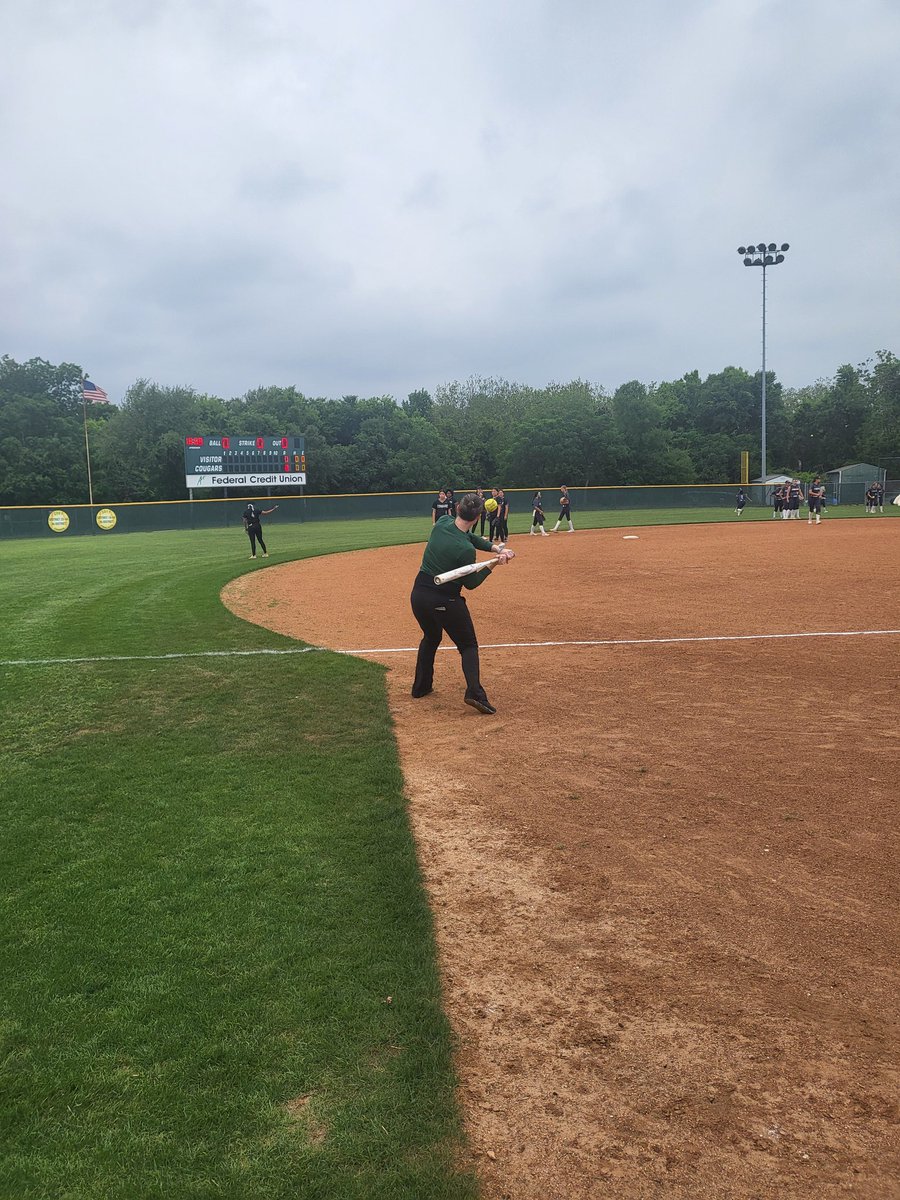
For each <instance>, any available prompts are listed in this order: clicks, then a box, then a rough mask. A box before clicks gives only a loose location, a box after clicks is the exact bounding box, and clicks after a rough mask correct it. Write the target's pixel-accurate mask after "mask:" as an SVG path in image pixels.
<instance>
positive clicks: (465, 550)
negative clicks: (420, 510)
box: [421, 517, 491, 589]
mask: <svg viewBox="0 0 900 1200" xmlns="http://www.w3.org/2000/svg"><path fill="white" fill-rule="evenodd" d="M490 549H491V543H490V542H489V541H488V540H487V538H483V537H479V536H478V534H477V533H464V532H463V531H462V530H461V529H460V527H459V526H458V525H457V524H456V521H455V520H454V519H453V517H441V518H440V519H439V520H438V521H436V522H435V524H434V528H433V529H432V531H431V537H430V538H429V539H428V545H427V546H426V547H425V556H424V558H423V559H422V566H421V570H422V571H424V572H425V574H426V575H431V576H432V577H434V576H435V575H443V573H444V572H445V571H452V570H453V569H454V568H455V567H467V566H468V565H469V564H470V563H473V562H474V561H475V551H476V550H490ZM488 574H489V572H488V571H475V572H474V573H473V574H472V575H464V576H463V577H462V579H461V580H458V581H455V582H459V583H460V584H461V585H462V586H463V587H464V588H469V589H471V588H477V587H479V586H480V585H481V584H482V583H484V581H485V579H486V578H487V576H488ZM450 586H452V585H450Z"/></svg>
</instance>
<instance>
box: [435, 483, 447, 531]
mask: <svg viewBox="0 0 900 1200" xmlns="http://www.w3.org/2000/svg"><path fill="white" fill-rule="evenodd" d="M449 512H450V501H449V500H448V499H447V493H446V492H445V491H444V489H443V488H441V490H440V491H439V492H438V498H437V500H435V502H434V504H432V506H431V523H432V525H437V523H438V521H439V520H440V519H441V517H446V516H447V515H448V514H449Z"/></svg>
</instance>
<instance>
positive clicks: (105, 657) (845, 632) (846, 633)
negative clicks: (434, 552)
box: [0, 629, 900, 667]
mask: <svg viewBox="0 0 900 1200" xmlns="http://www.w3.org/2000/svg"><path fill="white" fill-rule="evenodd" d="M897 635H900V629H841V630H823V631H821V632H819V631H816V632H809V633H726V634H715V635H711V636H706V637H703V636H698V637H671V638H582V639H580V640H577V641H576V640H573V641H561V642H482V643H480V644H479V649H481V650H535V649H536V650H541V649H545V648H549V647H558V646H674V645H692V644H698V643H702V642H772V641H786V640H789V639H792V638H851V637H896V636H897ZM438 649H440V650H455V649H456V647H455V646H453V645H443V646H439V647H438ZM417 650H418V646H372V647H369V648H368V649H360V650H332V651H329V650H328V647H327V646H288V647H286V648H285V649H283V650H184V651H173V652H172V653H171V654H97V655H93V656H91V657H84V658H4V659H0V667H50V666H70V665H75V664H77V663H104V662H167V661H169V660H171V659H180V658H258V657H263V656H265V655H285V654H321V653H332V654H415V653H416V651H417Z"/></svg>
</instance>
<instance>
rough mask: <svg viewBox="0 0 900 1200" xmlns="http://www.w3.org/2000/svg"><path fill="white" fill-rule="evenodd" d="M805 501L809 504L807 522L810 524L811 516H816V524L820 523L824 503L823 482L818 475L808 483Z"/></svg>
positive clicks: (811, 521)
mask: <svg viewBox="0 0 900 1200" xmlns="http://www.w3.org/2000/svg"><path fill="white" fill-rule="evenodd" d="M806 501H807V503H808V504H809V517H808V518H807V524H808V525H812V523H813V517H815V518H816V524H817V525H821V524H822V505H823V504H824V503H825V484H824V483H823V482H822V481H821V479H820V478H819V477H818V475H817V476H816V477H815V479H814V480H813V481H812V483H811V484H810V485H809V488H808V489H807V492H806Z"/></svg>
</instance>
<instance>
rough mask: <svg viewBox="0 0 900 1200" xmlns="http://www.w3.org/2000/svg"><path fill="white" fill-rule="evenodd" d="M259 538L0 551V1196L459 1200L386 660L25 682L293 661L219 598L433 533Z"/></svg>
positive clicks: (73, 543) (716, 514) (468, 1175)
mask: <svg viewBox="0 0 900 1200" xmlns="http://www.w3.org/2000/svg"><path fill="white" fill-rule="evenodd" d="M895 512H896V514H897V515H900V510H895ZM834 515H837V516H841V517H843V516H845V515H847V516H861V515H862V514H861V511H860V510H846V511H841V510H835V514H834ZM891 515H894V514H893V513H892V514H891ZM729 519H730V520H736V519H737V518H735V517H734V516H733V513H731V512H730V511H723V510H722V509H721V508H719V509H710V510H689V511H684V510H668V511H666V512H658V511H653V510H642V511H631V512H620V513H613V514H609V513H607V514H602V516H601V514H584V515H583V516H582V515H579V514H578V513H576V523H577V524H578V527H579V528H587V527H590V526H591V525H601V524H602V525H609V526H616V527H622V526H626V525H635V524H637V525H640V524H651V523H652V524H663V523H672V522H683V521H685V520H692V521H698V520H699V521H721V520H729ZM748 519H770V515H769V513H768V511H765V512H755V511H754V512H751V511H750V510H748V512H747V514H746V515H745V516H744V517H743V518H741V520H743V521H746V520H748ZM829 519H831V515H830V516H829ZM873 519H875V518H873ZM551 523H552V522H551ZM525 529H527V516H525V515H522V514H519V515H518V516H517V517H516V518H515V520H514V523H513V530H514V532H524V530H525ZM266 532H267V537H268V539H269V542H270V548H271V550H272V558H271V559H270V560H269V562H268V563H265V562H262V561H258V562H256V563H252V564H251V563H250V562H248V561H246V558H247V553H248V547H247V542H246V538H245V537H244V535H243V533H242V532H241V531H239V530H234V529H231V530H222V531H219V530H215V531H195V532H180V533H143V534H133V535H129V536H119V535H108V536H97V537H79V538H74V537H73V538H62V539H60V540H58V541H56V540H49V541H48V540H46V539H41V540H35V541H13V542H4V543H3V544H2V546H0V553H2V556H3V565H4V569H3V572H2V575H0V596H2V604H3V609H2V610H3V611H4V612H5V613H6V619H5V621H4V623H3V626H2V629H0V660H2V661H3V664H5V665H0V689H2V700H3V706H2V714H0V749H2V761H3V771H2V781H0V795H2V804H3V818H4V837H3V841H2V851H0V854H2V873H3V881H4V884H5V887H4V900H3V903H4V914H3V918H4V919H3V923H2V934H0V937H2V947H3V972H2V982H0V1030H2V1063H3V1066H2V1072H3V1074H2V1087H0V1122H2V1125H0V1139H2V1145H3V1155H2V1161H0V1196H2V1197H4V1198H5V1197H10V1198H16V1200H26V1198H36V1197H53V1198H65V1200H104V1198H107V1197H109V1198H116V1200H119V1198H125V1200H143V1198H151V1197H153V1198H163V1197H165V1198H166V1200H172V1198H179V1200H180V1198H194V1197H203V1198H205V1197H210V1198H213V1197H232V1198H234V1200H256V1198H258V1200H263V1198H265V1200H278V1198H280V1197H284V1198H287V1197H291V1200H296V1198H297V1197H303V1198H304V1200H315V1198H319V1197H322V1198H332V1197H333V1198H335V1200H338V1198H344V1197H347V1198H354V1197H359V1198H360V1200H362V1198H365V1200H373V1198H379V1197H384V1198H386V1200H387V1198H390V1200H404V1198H407V1197H408V1198H409V1200H429V1198H441V1200H444V1198H456V1197H460V1198H462V1197H474V1196H475V1195H476V1194H477V1187H476V1184H475V1181H474V1177H473V1175H472V1172H471V1169H470V1164H469V1161H468V1158H467V1156H466V1151H465V1146H464V1144H463V1140H462V1136H461V1127H460V1120H459V1114H458V1112H457V1110H456V1107H455V1102H454V1093H453V1076H452V1066H451V1048H452V1043H451V1037H450V1032H449V1029H448V1026H447V1023H446V1021H445V1019H444V1016H443V1014H442V1011H441V1007H440V993H439V980H438V976H437V970H436V965H435V954H434V944H433V936H432V927H431V921H430V915H429V912H428V908H427V904H426V900H425V897H424V894H423V890H422V885H421V880H420V876H419V873H418V868H417V865H416V860H415V854H414V847H413V843H412V839H411V836H410V831H409V827H408V823H407V818H406V811H405V804H404V795H403V781H402V778H401V775H400V771H399V767H398V763H397V757H396V751H395V745H394V740H393V732H392V727H391V720H390V715H389V712H388V708H387V703H386V698H385V687H384V673H383V669H382V668H381V667H379V666H377V665H374V664H371V663H367V662H361V661H356V660H353V659H350V658H347V657H343V656H338V655H332V654H327V653H313V654H303V655H294V656H283V657H282V656H273V657H268V658H267V657H260V658H251V657H234V658H230V657H225V656H223V657H198V658H174V659H165V660H160V659H141V658H140V657H138V658H135V659H133V660H129V661H93V662H80V663H65V664H63V663H57V664H44V665H38V664H35V663H32V664H30V665H22V664H21V660H34V659H52V658H91V657H97V656H100V657H103V656H106V657H108V658H116V657H119V656H129V655H134V656H151V655H164V654H168V653H171V652H183V653H196V652H201V651H209V650H215V651H227V650H247V649H262V648H275V647H284V646H287V645H291V644H292V643H289V642H288V641H287V640H286V639H283V638H280V637H278V636H277V635H275V634H271V633H268V632H267V631H265V630H262V629H259V628H256V627H254V626H249V625H246V624H244V623H243V622H241V621H239V620H238V619H237V618H235V617H234V616H232V614H231V613H229V612H228V611H227V610H226V609H225V608H223V607H222V605H221V603H220V601H219V591H220V589H221V587H222V586H223V585H224V584H225V583H226V582H227V581H228V580H229V579H231V578H233V577H234V576H235V575H237V574H239V573H241V572H242V571H243V570H259V569H262V568H264V567H266V566H268V565H274V564H277V563H278V562H282V561H285V560H288V559H292V558H298V557H304V556H307V555H316V554H323V553H330V552H333V551H336V550H343V549H357V548H365V547H371V546H377V545H387V544H397V543H402V542H414V541H420V540H423V539H424V537H425V535H426V534H427V532H428V525H427V523H426V522H423V521H421V520H407V519H393V520H384V521H346V522H335V523H331V524H321V523H315V522H313V523H309V524H307V525H296V526H290V525H281V526H279V524H278V522H277V521H270V522H269V523H268V524H267V528H266ZM11 661H12V662H14V663H15V664H16V665H9V664H10V662H11Z"/></svg>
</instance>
